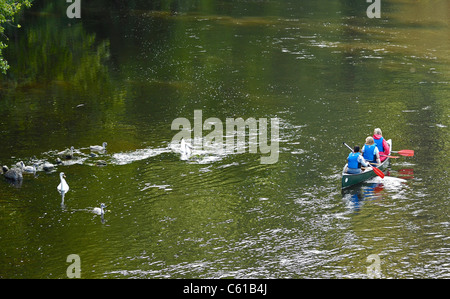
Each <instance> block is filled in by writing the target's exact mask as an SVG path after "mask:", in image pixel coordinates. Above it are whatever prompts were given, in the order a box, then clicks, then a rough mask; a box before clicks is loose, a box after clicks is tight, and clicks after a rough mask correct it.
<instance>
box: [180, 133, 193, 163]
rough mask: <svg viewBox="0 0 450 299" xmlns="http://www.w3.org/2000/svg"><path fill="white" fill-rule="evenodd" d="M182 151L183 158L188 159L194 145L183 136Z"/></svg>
mask: <svg viewBox="0 0 450 299" xmlns="http://www.w3.org/2000/svg"><path fill="white" fill-rule="evenodd" d="M180 151H181V160H187V159H189V157H190V156H191V155H192V145H190V144H188V143H187V142H186V141H184V138H181V142H180Z"/></svg>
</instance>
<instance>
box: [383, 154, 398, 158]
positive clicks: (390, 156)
mask: <svg viewBox="0 0 450 299" xmlns="http://www.w3.org/2000/svg"><path fill="white" fill-rule="evenodd" d="M380 156H381V157H388V158H393V159H398V158H400V157H399V156H389V155H383V154H380Z"/></svg>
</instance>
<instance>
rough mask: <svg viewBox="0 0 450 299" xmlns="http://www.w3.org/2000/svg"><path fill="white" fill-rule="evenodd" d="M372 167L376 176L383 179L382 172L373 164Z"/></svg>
mask: <svg viewBox="0 0 450 299" xmlns="http://www.w3.org/2000/svg"><path fill="white" fill-rule="evenodd" d="M372 169H373V171H374V172H375V174H376V175H377V176H379V177H380V178H382V179H384V173H383V172H382V171H381V170H379V169H378V168H376V167H374V166H372Z"/></svg>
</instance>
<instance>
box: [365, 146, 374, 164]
mask: <svg viewBox="0 0 450 299" xmlns="http://www.w3.org/2000/svg"><path fill="white" fill-rule="evenodd" d="M376 147H377V146H376V145H375V144H372V145H367V144H365V145H364V154H363V157H364V159H366V160H368V161H369V162H373V161H374V160H375V155H374V154H375V148H376Z"/></svg>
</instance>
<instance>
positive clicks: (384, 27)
mask: <svg viewBox="0 0 450 299" xmlns="http://www.w3.org/2000/svg"><path fill="white" fill-rule="evenodd" d="M91 2H92V3H91ZM94 2H95V3H94ZM169 2H170V3H169ZM294 2H295V3H294ZM331 2H332V3H331ZM331 2H330V1H307V3H306V2H305V1H291V2H285V1H263V2H261V1H258V2H255V1H239V2H236V1H234V2H232V3H231V2H230V1H213V2H211V1H209V2H208V1H159V2H158V3H157V2H154V1H150V2H149V1H129V2H124V1H106V0H105V1H103V0H101V1H90V2H89V1H85V2H83V4H82V5H83V17H82V18H81V19H79V20H68V19H67V17H66V16H65V9H66V8H67V4H66V3H65V2H64V1H61V2H59V1H58V2H57V3H56V2H55V3H52V4H51V5H50V4H49V3H47V2H45V1H35V5H34V7H33V10H30V11H28V12H26V13H25V14H24V20H23V22H20V23H21V25H22V28H21V29H20V30H16V29H11V32H9V33H8V36H9V37H10V41H9V46H8V48H7V49H6V50H7V51H5V56H7V57H6V58H7V59H8V61H9V64H10V66H11V68H10V70H9V73H8V76H6V77H2V78H0V136H1V142H0V162H1V164H2V165H15V164H16V163H17V162H19V161H24V163H25V164H26V165H33V164H36V165H37V166H38V172H37V173H36V176H24V179H23V182H21V185H19V186H13V185H11V184H9V183H8V182H6V181H4V180H0V204H1V209H0V225H1V227H2V230H1V231H0V245H1V248H2V253H1V255H0V265H1V267H0V268H1V272H0V277H2V278H3V277H4V278H19V277H21V278H22V277H23V278H54V277H56V278H64V277H66V268H67V264H66V262H65V261H66V257H67V255H69V254H73V253H75V254H78V255H79V256H80V258H81V264H82V272H81V273H82V274H81V277H82V278H163V277H164V278H233V277H234V278H268V277H270V278H312V277H314V278H317V277H319V278H365V277H366V273H367V271H366V270H367V266H368V264H367V263H366V260H367V257H368V256H370V255H371V254H378V255H379V257H380V261H381V276H382V278H411V277H412V278H431V277H432V278H445V277H449V270H448V250H447V248H448V245H447V244H448V227H449V220H448V212H447V211H448V201H447V200H445V199H446V198H447V197H448V190H449V188H448V182H449V180H448V169H447V165H448V164H449V163H448V162H449V156H448V155H447V152H448V151H449V150H450V149H449V148H448V145H449V143H448V142H447V140H448V137H449V135H448V130H447V129H448V127H449V125H450V124H449V119H448V115H449V111H450V110H449V109H450V107H449V103H448V100H447V99H448V93H449V91H450V90H449V86H450V85H449V84H448V83H449V80H448V78H449V77H450V76H449V74H450V68H449V65H450V54H449V51H448V49H449V39H448V36H449V27H448V16H447V13H446V12H447V11H448V9H447V7H448V5H447V1H446V0H440V1H435V2H434V3H433V5H430V4H429V3H428V2H426V1H425V2H420V3H419V2H417V1H416V2H414V3H409V2H408V3H406V2H405V1H397V0H389V1H388V0H386V1H384V2H383V3H384V4H383V8H382V10H383V11H382V18H381V19H378V20H375V19H374V20H371V19H368V18H366V17H365V10H366V8H367V4H366V3H365V2H364V1H362V2H358V3H356V2H355V1H353V2H352V3H347V2H346V3H343V2H342V1H340V2H339V1H331ZM105 12H108V13H105ZM199 109H201V110H202V113H203V118H204V119H207V118H211V117H215V118H218V119H220V120H222V121H225V120H226V119H227V118H233V119H236V118H238V117H242V118H243V119H248V118H249V117H253V118H255V119H260V118H267V119H269V118H275V117H276V118H277V119H279V120H280V124H279V125H280V134H279V135H280V136H279V137H280V138H279V149H280V151H279V160H278V162H277V163H275V164H270V165H263V164H261V163H260V158H261V155H260V154H259V153H258V154H253V153H249V151H248V150H247V149H248V147H249V146H253V144H252V143H251V142H252V141H250V138H249V136H248V134H246V145H245V146H246V150H245V152H244V153H237V152H236V151H235V148H233V152H219V151H216V150H215V149H207V148H204V149H199V148H195V147H194V149H193V154H192V155H191V156H190V157H189V159H186V160H182V159H181V158H182V157H181V152H180V148H179V144H172V143H171V140H172V138H173V137H174V135H175V133H176V132H175V131H173V130H171V126H170V125H171V123H172V121H173V120H174V119H176V118H179V117H184V118H187V119H193V112H194V111H195V110H199ZM375 127H381V128H382V130H383V135H384V136H385V137H386V138H388V139H390V138H392V140H393V146H394V150H400V149H413V150H415V153H416V155H415V156H414V157H401V158H399V159H395V160H393V161H392V163H391V168H390V169H389V172H390V175H389V176H386V177H385V178H384V179H383V180H380V179H379V178H378V177H376V178H374V179H373V180H371V181H369V182H366V183H364V184H361V185H360V186H355V187H354V188H350V189H349V190H345V191H344V192H343V193H342V192H341V188H340V179H341V178H340V173H341V170H342V167H343V165H344V164H345V159H346V157H347V155H348V152H347V149H345V148H344V147H342V146H341V145H342V142H344V141H345V142H347V143H348V144H360V145H362V143H363V140H364V139H365V137H367V136H368V135H371V133H372V132H373V129H374V128H375ZM208 133H209V131H207V130H204V134H203V136H202V138H204V137H205V136H206V135H207V134H208ZM249 134H250V133H249ZM104 141H107V142H108V149H107V152H105V153H96V155H92V154H91V152H90V150H89V145H92V144H101V143H102V142H104ZM188 141H189V142H192V141H193V140H188ZM194 141H195V140H194ZM247 141H248V142H247ZM70 146H74V148H75V156H74V157H73V158H72V159H69V160H65V159H63V161H62V162H63V163H61V164H58V163H57V160H56V158H57V157H58V155H57V154H58V152H60V151H62V150H64V149H66V148H70ZM46 162H47V163H52V164H54V167H53V169H52V170H50V171H46V170H44V165H48V164H45V163H46ZM61 171H64V173H65V174H66V177H67V178H66V179H67V182H68V184H69V185H70V192H68V193H67V194H65V198H64V207H63V208H61V196H60V194H59V193H58V192H57V190H56V187H57V185H58V183H59V176H58V175H59V172H61ZM405 180H406V181H405ZM101 203H104V204H105V205H106V206H107V210H108V211H107V212H106V213H105V215H104V216H103V218H102V217H101V216H98V215H96V214H94V213H93V212H92V211H93V209H94V207H99V206H100V205H101ZM102 220H103V221H102Z"/></svg>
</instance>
